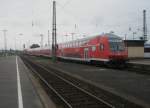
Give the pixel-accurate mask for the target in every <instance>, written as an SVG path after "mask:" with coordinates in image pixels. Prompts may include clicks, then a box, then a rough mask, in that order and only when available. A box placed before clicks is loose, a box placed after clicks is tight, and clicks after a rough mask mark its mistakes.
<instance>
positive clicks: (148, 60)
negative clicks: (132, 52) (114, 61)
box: [129, 59, 150, 65]
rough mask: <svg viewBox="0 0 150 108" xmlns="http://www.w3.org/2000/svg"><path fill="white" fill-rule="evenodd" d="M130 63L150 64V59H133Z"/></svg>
mask: <svg viewBox="0 0 150 108" xmlns="http://www.w3.org/2000/svg"><path fill="white" fill-rule="evenodd" d="M129 63H132V64H141V65H150V59H133V60H130V61H129Z"/></svg>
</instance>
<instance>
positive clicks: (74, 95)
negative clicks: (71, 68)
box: [22, 57, 142, 108]
mask: <svg viewBox="0 0 150 108" xmlns="http://www.w3.org/2000/svg"><path fill="white" fill-rule="evenodd" d="M22 59H23V61H24V62H25V64H26V65H27V66H28V67H29V68H30V69H32V71H34V73H35V74H36V75H37V76H38V77H39V78H40V80H41V81H42V82H43V83H44V84H45V85H46V86H47V87H48V89H49V90H51V91H52V92H53V93H54V94H55V96H56V97H57V98H59V100H60V101H61V103H62V104H63V106H64V107H65V108H66V107H67V108H142V106H140V105H137V104H135V103H132V102H129V101H128V100H125V99H122V98H121V97H118V96H115V95H113V94H111V93H108V92H106V91H103V90H100V89H99V88H96V87H95V86H92V85H90V84H87V83H85V82H82V81H81V80H78V79H76V78H73V77H72V76H68V75H66V74H64V73H61V72H59V71H56V70H54V69H52V68H51V69H48V67H47V68H46V67H45V66H42V65H41V64H37V63H35V62H33V61H31V60H29V59H27V58H25V57H22Z"/></svg>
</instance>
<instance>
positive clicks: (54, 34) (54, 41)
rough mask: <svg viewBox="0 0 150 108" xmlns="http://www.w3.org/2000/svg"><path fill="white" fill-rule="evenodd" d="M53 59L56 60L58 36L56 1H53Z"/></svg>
mask: <svg viewBox="0 0 150 108" xmlns="http://www.w3.org/2000/svg"><path fill="white" fill-rule="evenodd" d="M52 20H53V22H52V24H53V25H52V61H53V62H55V61H56V51H57V38H56V1H53V18H52Z"/></svg>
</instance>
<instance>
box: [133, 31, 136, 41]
mask: <svg viewBox="0 0 150 108" xmlns="http://www.w3.org/2000/svg"><path fill="white" fill-rule="evenodd" d="M135 34H136V32H133V40H134V39H135V37H134V35H135Z"/></svg>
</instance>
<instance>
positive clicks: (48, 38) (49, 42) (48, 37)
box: [48, 30, 50, 48]
mask: <svg viewBox="0 0 150 108" xmlns="http://www.w3.org/2000/svg"><path fill="white" fill-rule="evenodd" d="M48 47H49V48H50V37H49V30H48Z"/></svg>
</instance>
